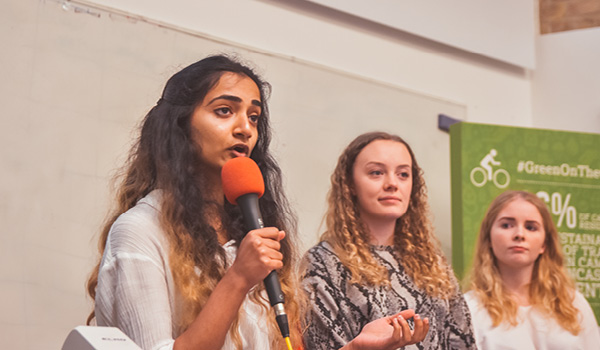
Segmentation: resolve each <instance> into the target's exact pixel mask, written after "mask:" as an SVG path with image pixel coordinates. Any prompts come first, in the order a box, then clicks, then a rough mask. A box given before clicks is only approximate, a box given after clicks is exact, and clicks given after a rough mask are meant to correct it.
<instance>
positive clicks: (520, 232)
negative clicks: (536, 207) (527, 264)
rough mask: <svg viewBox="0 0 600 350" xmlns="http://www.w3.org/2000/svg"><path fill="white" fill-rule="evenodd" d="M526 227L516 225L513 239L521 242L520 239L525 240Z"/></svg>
mask: <svg viewBox="0 0 600 350" xmlns="http://www.w3.org/2000/svg"><path fill="white" fill-rule="evenodd" d="M524 230H525V228H524V227H522V226H521V225H517V226H516V227H515V233H514V235H513V240H515V241H517V242H520V241H524V240H525V232H524Z"/></svg>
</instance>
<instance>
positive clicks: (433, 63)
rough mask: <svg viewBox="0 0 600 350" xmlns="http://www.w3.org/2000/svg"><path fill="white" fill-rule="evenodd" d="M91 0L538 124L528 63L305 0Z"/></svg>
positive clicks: (481, 114)
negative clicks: (534, 119) (523, 65)
mask: <svg viewBox="0 0 600 350" xmlns="http://www.w3.org/2000/svg"><path fill="white" fill-rule="evenodd" d="M527 1H532V0H527ZM86 2H88V1H86ZM91 2H93V3H96V4H100V5H101V6H107V7H111V8H116V9H120V10H123V11H126V12H130V13H135V14H139V15H142V16H144V17H147V18H152V19H157V20H160V21H162V22H165V23H170V24H176V25H177V26H178V27H183V28H191V29H193V30H194V31H197V32H199V33H203V34H207V35H211V36H214V37H217V38H221V39H226V40H230V41H232V42H236V43H241V44H243V45H247V46H249V47H253V48H256V49H258V50H265V51H268V52H272V53H275V54H281V55H285V56H291V57H295V58H298V59H301V60H306V61H308V62H313V63H317V64H322V65H324V66H327V67H332V68H336V69H339V70H343V71H347V72H351V73H353V74H357V75H361V76H364V77H368V78H371V79H376V80H378V81H382V82H387V83H390V84H393V85H397V86H400V87H405V88H408V89H411V90H415V91H418V92H421V93H424V94H428V95H432V96H435V97H438V98H442V99H446V100H449V101H453V102H456V103H459V104H462V105H465V106H467V109H468V120H469V121H473V122H486V123H499V124H506V125H515V126H531V84H530V80H529V78H528V75H527V73H526V71H525V70H524V69H521V68H518V67H515V66H511V65H508V64H504V63H500V62H498V61H493V60H491V59H488V58H485V57H482V56H478V55H475V54H470V53H466V52H464V51H461V50H458V49H454V48H452V47H450V46H445V45H441V44H436V43H434V42H431V41H428V40H425V39H420V38H418V37H415V36H413V35H410V34H405V33H402V32H399V31H394V30H390V29H388V28H385V27H382V26H378V25H374V24H372V23H370V22H366V21H361V20H359V19H356V18H352V17H348V16H344V15H341V14H338V13H335V12H331V11H327V10H326V9H324V8H320V7H317V6H310V4H309V3H306V2H304V1H259V0H229V1H214V2H213V1H211V2H208V1H194V0H173V1H169V2H165V1H161V0H147V1H143V2H142V1H138V0H92V1H91Z"/></svg>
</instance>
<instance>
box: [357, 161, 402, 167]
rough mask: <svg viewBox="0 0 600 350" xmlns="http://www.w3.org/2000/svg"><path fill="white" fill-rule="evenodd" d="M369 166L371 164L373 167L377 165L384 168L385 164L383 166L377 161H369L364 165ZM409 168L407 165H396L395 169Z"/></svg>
mask: <svg viewBox="0 0 600 350" xmlns="http://www.w3.org/2000/svg"><path fill="white" fill-rule="evenodd" d="M371 164H373V165H379V166H385V164H384V163H382V162H377V161H370V162H368V163H367V164H365V165H371ZM410 167H411V166H410V165H409V164H400V165H398V166H397V167H396V168H410Z"/></svg>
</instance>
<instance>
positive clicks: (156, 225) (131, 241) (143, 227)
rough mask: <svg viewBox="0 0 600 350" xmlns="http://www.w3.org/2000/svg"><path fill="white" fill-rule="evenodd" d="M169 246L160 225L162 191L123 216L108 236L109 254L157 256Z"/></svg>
mask: <svg viewBox="0 0 600 350" xmlns="http://www.w3.org/2000/svg"><path fill="white" fill-rule="evenodd" d="M166 244H167V240H166V236H165V235H164V232H163V229H162V227H161V224H160V192H159V191H156V190H155V191H153V192H151V193H149V194H148V195H147V196H145V197H144V198H142V199H140V200H139V201H138V202H137V204H136V205H135V206H134V207H133V208H131V209H129V210H128V211H126V212H125V213H123V214H121V215H120V216H119V217H118V218H117V220H116V221H115V222H114V223H113V225H112V227H111V229H110V232H109V234H108V241H107V247H106V248H107V253H109V254H111V255H117V254H120V253H141V254H146V255H154V254H155V252H156V250H157V249H159V250H162V249H163V248H164V247H165V246H166Z"/></svg>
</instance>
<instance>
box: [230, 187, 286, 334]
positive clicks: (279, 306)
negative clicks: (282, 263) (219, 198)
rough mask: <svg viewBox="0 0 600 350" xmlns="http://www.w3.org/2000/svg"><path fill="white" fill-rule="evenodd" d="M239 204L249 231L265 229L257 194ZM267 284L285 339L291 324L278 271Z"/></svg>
mask: <svg viewBox="0 0 600 350" xmlns="http://www.w3.org/2000/svg"><path fill="white" fill-rule="evenodd" d="M237 204H238V205H239V206H240V209H241V210H242V217H243V220H244V226H245V228H246V230H247V231H252V230H257V229H259V228H263V227H265V226H264V223H263V220H262V215H261V214H260V208H259V206H258V195H257V194H256V193H247V194H244V195H241V196H239V197H238V198H237ZM263 282H264V283H265V289H266V290H267V295H268V296H269V302H270V303H271V306H272V307H273V309H274V311H275V319H276V321H277V324H278V325H279V329H280V330H281V334H282V335H283V337H284V338H285V337H289V336H290V330H289V324H288V319H287V314H286V313H285V309H284V307H283V303H284V298H283V292H282V291H281V284H280V283H279V277H278V276H277V271H275V270H273V271H271V272H270V273H269V274H268V275H267V277H266V278H265V279H264V280H263Z"/></svg>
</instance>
